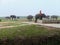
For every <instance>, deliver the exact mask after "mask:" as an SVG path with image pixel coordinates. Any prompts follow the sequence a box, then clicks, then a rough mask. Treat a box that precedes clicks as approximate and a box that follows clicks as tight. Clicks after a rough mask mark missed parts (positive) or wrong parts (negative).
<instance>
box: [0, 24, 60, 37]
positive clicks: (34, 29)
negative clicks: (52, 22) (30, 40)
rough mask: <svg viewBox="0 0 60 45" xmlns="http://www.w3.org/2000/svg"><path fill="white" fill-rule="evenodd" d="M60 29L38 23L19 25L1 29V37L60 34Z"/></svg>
mask: <svg viewBox="0 0 60 45" xmlns="http://www.w3.org/2000/svg"><path fill="white" fill-rule="evenodd" d="M59 34H60V29H48V28H46V27H43V26H38V25H27V26H19V27H18V26H17V27H14V28H5V29H0V38H4V37H8V38H14V37H21V38H22V37H31V36H52V35H59Z"/></svg>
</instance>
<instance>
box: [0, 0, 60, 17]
mask: <svg viewBox="0 0 60 45" xmlns="http://www.w3.org/2000/svg"><path fill="white" fill-rule="evenodd" d="M40 10H42V13H45V14H46V15H60V0H0V16H2V17H3V16H9V15H11V14H12V15H17V16H27V15H29V14H31V15H35V14H37V13H39V11H40Z"/></svg>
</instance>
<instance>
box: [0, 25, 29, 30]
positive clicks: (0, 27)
mask: <svg viewBox="0 0 60 45" xmlns="http://www.w3.org/2000/svg"><path fill="white" fill-rule="evenodd" d="M26 25H30V24H21V25H18V26H26ZM12 27H17V26H0V29H2V28H12Z"/></svg>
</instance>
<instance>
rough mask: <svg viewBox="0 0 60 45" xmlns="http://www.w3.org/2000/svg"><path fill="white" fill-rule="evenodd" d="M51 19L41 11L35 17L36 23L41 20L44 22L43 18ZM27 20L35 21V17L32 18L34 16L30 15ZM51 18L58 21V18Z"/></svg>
mask: <svg viewBox="0 0 60 45" xmlns="http://www.w3.org/2000/svg"><path fill="white" fill-rule="evenodd" d="M49 17H50V16H49V15H48V16H47V15H45V14H44V13H42V12H41V11H40V13H39V14H36V15H35V17H34V18H35V23H36V22H37V20H38V19H40V20H42V19H43V18H47V19H49ZM27 18H28V19H33V16H32V15H29V16H28V17H27ZM51 18H53V19H57V18H58V16H56V15H53V16H51Z"/></svg>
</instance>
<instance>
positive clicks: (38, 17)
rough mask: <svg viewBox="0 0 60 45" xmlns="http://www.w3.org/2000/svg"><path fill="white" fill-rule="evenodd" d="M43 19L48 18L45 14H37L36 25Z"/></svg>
mask: <svg viewBox="0 0 60 45" xmlns="http://www.w3.org/2000/svg"><path fill="white" fill-rule="evenodd" d="M42 18H46V15H45V14H36V15H35V23H36V22H37V20H38V19H40V20H42Z"/></svg>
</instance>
